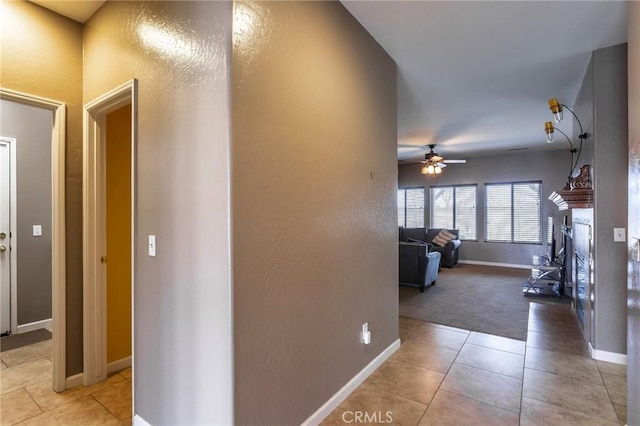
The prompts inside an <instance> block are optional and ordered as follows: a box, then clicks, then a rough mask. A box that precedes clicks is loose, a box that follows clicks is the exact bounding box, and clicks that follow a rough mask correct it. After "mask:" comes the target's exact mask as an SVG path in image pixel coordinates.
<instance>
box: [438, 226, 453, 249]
mask: <svg viewBox="0 0 640 426" xmlns="http://www.w3.org/2000/svg"><path fill="white" fill-rule="evenodd" d="M456 238H457V237H456V235H455V234H452V233H451V232H449V231H447V230H446V229H443V230H441V231H440V232H438V235H436V236H435V238H434V239H433V243H434V244H437V245H439V246H440V247H444V246H446V245H447V243H448V242H449V241H451V240H455V239H456Z"/></svg>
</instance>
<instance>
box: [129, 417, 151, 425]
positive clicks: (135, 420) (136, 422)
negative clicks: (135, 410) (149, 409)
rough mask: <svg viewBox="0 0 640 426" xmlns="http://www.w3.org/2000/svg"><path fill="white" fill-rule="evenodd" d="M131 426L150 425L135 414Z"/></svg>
mask: <svg viewBox="0 0 640 426" xmlns="http://www.w3.org/2000/svg"><path fill="white" fill-rule="evenodd" d="M133 426H151V423H148V422H147V421H146V420H145V419H143V418H142V417H140V416H139V415H137V414H136V415H135V416H133Z"/></svg>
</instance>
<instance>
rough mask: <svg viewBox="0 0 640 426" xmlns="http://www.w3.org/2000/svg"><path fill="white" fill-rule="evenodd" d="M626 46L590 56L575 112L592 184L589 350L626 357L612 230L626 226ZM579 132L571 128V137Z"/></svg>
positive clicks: (622, 274)
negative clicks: (583, 137) (592, 291)
mask: <svg viewBox="0 0 640 426" xmlns="http://www.w3.org/2000/svg"><path fill="white" fill-rule="evenodd" d="M626 55H627V45H626V44H621V45H617V46H612V47H608V48H604V49H599V50H596V51H594V52H593V55H592V58H591V61H590V64H589V67H588V69H587V72H586V74H585V77H584V80H583V83H582V87H581V89H580V92H579V94H578V98H577V100H576V105H575V109H574V110H575V112H576V114H577V116H578V117H579V118H580V120H581V122H582V126H583V129H584V131H586V132H587V133H588V134H589V138H588V139H587V141H586V142H585V144H584V149H583V153H582V156H581V161H580V163H581V164H591V166H592V170H591V172H592V176H593V183H594V229H593V231H594V250H593V252H594V259H595V263H594V265H595V266H594V287H595V300H594V304H593V309H594V315H593V323H592V330H591V335H592V336H593V337H592V341H591V344H592V345H593V347H594V348H595V349H599V350H603V351H608V352H615V353H620V354H626V353H627V347H626V335H627V328H626V309H627V303H626V300H627V290H626V281H627V274H626V253H627V247H626V244H625V243H621V242H614V241H613V228H625V227H626V225H627V199H626V197H624V194H626V192H627V173H626V171H627V167H626V166H627V162H628V156H627V152H628V146H627V141H628V128H627V108H628V106H627V56H626ZM578 132H579V128H578V126H577V123H574V134H576V135H577V134H578Z"/></svg>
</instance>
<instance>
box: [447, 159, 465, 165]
mask: <svg viewBox="0 0 640 426" xmlns="http://www.w3.org/2000/svg"><path fill="white" fill-rule="evenodd" d="M466 162H467V160H444V163H449V164H464V163H466Z"/></svg>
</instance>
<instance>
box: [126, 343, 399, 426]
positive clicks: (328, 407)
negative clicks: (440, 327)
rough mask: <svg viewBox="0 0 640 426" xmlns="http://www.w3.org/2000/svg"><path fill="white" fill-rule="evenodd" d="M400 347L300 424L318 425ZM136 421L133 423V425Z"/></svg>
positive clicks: (386, 352) (395, 347)
mask: <svg viewBox="0 0 640 426" xmlns="http://www.w3.org/2000/svg"><path fill="white" fill-rule="evenodd" d="M398 349H400V339H398V340H396V341H395V342H393V343H392V344H390V345H389V346H388V347H387V348H386V349H385V350H384V351H382V352H381V353H380V355H378V356H377V357H375V358H374V359H373V361H371V362H370V363H369V364H368V365H367V366H366V367H364V368H363V369H362V370H360V372H359V373H358V374H356V375H355V376H354V377H353V378H352V379H351V380H349V382H348V383H347V384H346V385H344V386H343V387H342V389H340V390H339V391H338V392H336V393H335V395H333V396H332V397H331V398H329V400H328V401H327V402H325V403H324V405H323V406H322V407H320V408H318V410H317V411H316V412H315V413H313V414H312V415H311V416H310V417H309V418H308V419H307V420H305V421H304V422H303V423H302V424H303V426H316V425H319V424H320V423H321V422H322V421H323V420H324V419H325V418H326V417H327V416H328V415H329V414H331V412H332V411H333V410H335V409H336V407H337V406H338V405H340V403H341V402H342V401H344V400H345V399H346V398H347V397H348V396H349V394H351V392H353V391H354V390H355V389H356V388H357V387H358V386H360V385H361V384H362V382H364V381H365V380H366V379H367V377H369V376H370V375H371V373H373V372H374V371H375V370H376V368H378V367H380V365H382V363H383V362H385V361H386V360H387V359H388V358H389V357H390V356H391V355H393V353H394V352H395V351H397V350H398ZM135 424H136V423H134V425H135Z"/></svg>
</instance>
